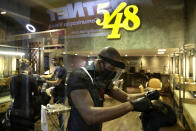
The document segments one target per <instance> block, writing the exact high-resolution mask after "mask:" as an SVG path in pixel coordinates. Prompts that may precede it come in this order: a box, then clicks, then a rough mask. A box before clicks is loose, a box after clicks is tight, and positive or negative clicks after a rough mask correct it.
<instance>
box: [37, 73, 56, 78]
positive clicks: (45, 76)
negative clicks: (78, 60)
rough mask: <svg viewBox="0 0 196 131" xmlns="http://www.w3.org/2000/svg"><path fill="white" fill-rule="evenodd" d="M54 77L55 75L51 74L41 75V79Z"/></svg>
mask: <svg viewBox="0 0 196 131" xmlns="http://www.w3.org/2000/svg"><path fill="white" fill-rule="evenodd" d="M53 76H54V74H49V75H41V76H40V77H42V78H46V79H51V78H52V77H53Z"/></svg>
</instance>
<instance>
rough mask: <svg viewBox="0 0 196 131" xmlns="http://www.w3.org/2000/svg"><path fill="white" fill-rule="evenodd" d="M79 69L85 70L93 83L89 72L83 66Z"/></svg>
mask: <svg viewBox="0 0 196 131" xmlns="http://www.w3.org/2000/svg"><path fill="white" fill-rule="evenodd" d="M81 69H83V70H84V72H86V74H87V75H88V76H89V77H90V79H91V82H92V84H93V85H94V82H93V78H92V77H91V75H90V74H89V72H88V71H87V69H86V68H85V67H81Z"/></svg>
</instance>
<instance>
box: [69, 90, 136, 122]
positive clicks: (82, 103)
mask: <svg viewBox="0 0 196 131" xmlns="http://www.w3.org/2000/svg"><path fill="white" fill-rule="evenodd" d="M70 95H71V99H72V102H73V104H74V105H75V107H76V108H77V110H78V111H79V112H80V114H81V116H82V118H83V119H84V120H85V122H86V123H87V124H89V125H91V124H95V123H101V122H105V121H108V120H112V119H115V118H117V117H120V116H122V115H124V114H126V113H128V112H129V111H131V110H133V105H132V104H130V102H129V101H127V102H125V103H122V104H119V105H116V106H112V107H94V104H93V100H92V98H91V96H90V94H89V92H88V90H86V89H80V90H73V91H72V92H71V94H70Z"/></svg>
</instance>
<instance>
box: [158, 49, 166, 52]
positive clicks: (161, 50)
mask: <svg viewBox="0 0 196 131" xmlns="http://www.w3.org/2000/svg"><path fill="white" fill-rule="evenodd" d="M158 51H160V52H163V51H166V49H158Z"/></svg>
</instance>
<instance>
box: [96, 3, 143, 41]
mask: <svg viewBox="0 0 196 131" xmlns="http://www.w3.org/2000/svg"><path fill="white" fill-rule="evenodd" d="M99 6H102V5H101V4H99V5H98V7H97V8H98V9H99ZM126 6H127V3H125V2H122V3H120V4H119V6H118V7H117V8H116V9H115V10H114V12H113V13H112V14H111V15H110V12H109V11H107V10H103V13H104V19H103V22H101V19H97V20H96V24H97V25H99V26H103V29H112V33H111V34H109V35H108V37H107V38H108V39H118V38H120V34H119V29H120V28H124V29H125V30H128V31H134V30H136V29H138V28H139V26H140V24H141V23H140V18H139V17H138V16H137V13H138V7H137V6H135V5H129V6H127V7H126ZM125 7H126V8H125ZM124 8H125V9H124ZM123 9H124V16H125V18H124V20H123V21H122V18H123V13H120V12H121V11H122V10H123ZM130 9H131V10H132V12H131V11H130ZM115 17H116V19H115V20H114V23H113V24H112V23H111V22H112V20H113V19H114V18H115ZM130 22H132V26H131V27H130V25H129V23H130Z"/></svg>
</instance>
